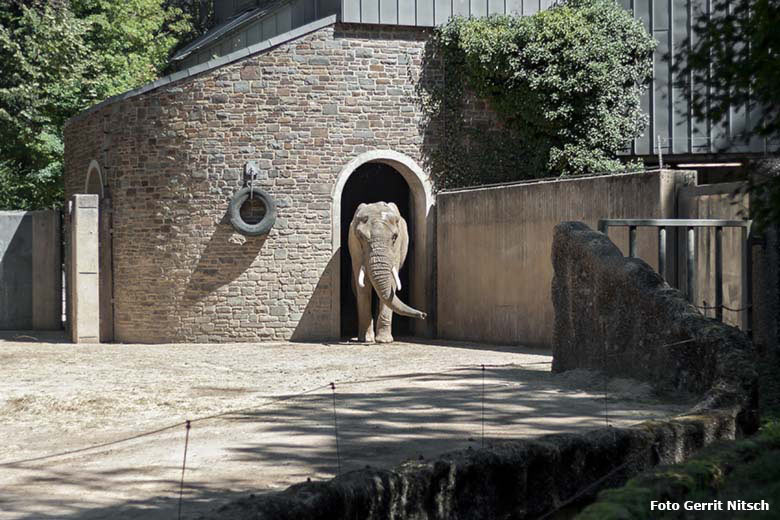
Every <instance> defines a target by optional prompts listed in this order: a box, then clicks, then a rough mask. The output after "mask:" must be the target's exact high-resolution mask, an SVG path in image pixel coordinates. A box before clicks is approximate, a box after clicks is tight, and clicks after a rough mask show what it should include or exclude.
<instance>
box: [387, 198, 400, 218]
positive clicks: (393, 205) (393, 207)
mask: <svg viewBox="0 0 780 520" xmlns="http://www.w3.org/2000/svg"><path fill="white" fill-rule="evenodd" d="M387 205H388V206H390V209H392V210H393V211H395V214H396V215H398V216H399V217H400V216H401V212H400V211H399V210H398V206H396V205H395V202H388V203H387Z"/></svg>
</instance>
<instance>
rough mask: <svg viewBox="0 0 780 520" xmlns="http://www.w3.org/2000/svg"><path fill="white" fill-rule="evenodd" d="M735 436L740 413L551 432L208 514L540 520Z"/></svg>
mask: <svg viewBox="0 0 780 520" xmlns="http://www.w3.org/2000/svg"><path fill="white" fill-rule="evenodd" d="M734 433H735V432H734V416H733V415H731V414H729V413H726V412H718V413H711V414H709V415H708V416H706V417H703V416H696V417H680V418H677V419H675V420H672V421H651V422H647V423H642V424H640V425H638V426H637V427H634V428H605V429H600V430H595V431H591V432H588V433H585V434H557V435H546V436H543V437H541V438H539V439H537V440H522V441H512V442H504V443H501V444H497V445H495V446H490V447H489V448H486V449H480V450H464V451H457V452H452V453H448V454H445V455H442V456H441V457H439V458H438V459H436V460H433V461H425V462H420V461H415V462H407V463H405V464H403V465H401V466H399V467H397V468H395V469H393V470H378V469H371V468H367V469H364V470H358V471H353V472H349V473H346V474H344V475H341V476H339V477H336V478H334V479H333V480H330V481H327V482H307V483H303V484H297V485H294V486H291V487H290V488H288V489H287V490H286V491H284V492H281V493H273V494H268V495H263V496H255V495H249V496H247V497H246V498H242V499H239V500H237V501H234V502H231V503H229V504H226V505H223V506H221V507H219V508H218V509H216V510H214V511H213V512H212V513H210V514H207V515H204V516H202V517H201V520H217V519H219V520H249V519H252V520H319V519H321V520H329V519H333V518H360V519H363V520H380V519H381V520H384V519H387V520H389V519H392V518H417V519H455V518H464V519H465V518H468V519H469V520H488V519H491V520H492V519H502V518H512V519H516V520H524V519H535V518H539V517H540V516H541V515H544V514H546V513H548V512H551V511H553V510H555V509H558V508H560V507H562V506H565V505H566V504H567V503H568V502H569V501H572V500H576V499H583V498H585V499H587V498H589V497H592V496H594V495H595V494H596V493H597V492H598V491H599V490H600V489H603V488H604V487H606V486H615V485H619V484H622V483H623V482H625V481H626V480H627V479H628V478H630V477H631V476H633V475H635V474H637V473H639V472H640V471H643V470H645V469H647V468H649V467H652V466H655V465H657V464H661V463H672V462H679V461H682V460H684V459H685V458H686V457H687V456H688V455H690V454H691V453H692V452H693V451H695V450H697V449H699V448H701V447H702V446H704V445H707V444H709V443H711V442H713V441H716V440H718V439H730V438H733V437H734Z"/></svg>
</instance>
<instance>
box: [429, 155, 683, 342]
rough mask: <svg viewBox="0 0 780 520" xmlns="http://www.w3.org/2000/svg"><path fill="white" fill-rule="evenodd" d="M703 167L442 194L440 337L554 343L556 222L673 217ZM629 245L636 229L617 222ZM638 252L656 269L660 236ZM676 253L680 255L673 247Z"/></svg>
mask: <svg viewBox="0 0 780 520" xmlns="http://www.w3.org/2000/svg"><path fill="white" fill-rule="evenodd" d="M695 179H696V175H695V173H693V172H685V171H662V172H653V173H642V174H623V175H613V176H601V177H590V178H571V179H561V180H558V179H551V180H543V181H537V182H528V183H518V184H509V185H500V186H494V187H485V188H477V189H470V190H461V191H450V192H442V193H440V194H439V195H438V197H437V262H438V264H437V270H438V274H437V291H438V292H437V301H438V306H437V309H438V317H437V319H438V322H437V330H438V336H439V337H440V338H448V339H458V340H479V341H489V342H494V343H505V344H523V345H530V346H538V347H549V346H551V345H552V340H553V318H554V313H553V306H552V303H551V301H550V284H551V281H552V277H553V269H552V265H551V264H550V250H551V246H552V237H553V228H554V227H555V225H557V224H558V223H559V222H561V221H564V220H571V219H579V220H582V221H585V222H587V223H588V224H590V225H591V226H594V227H595V226H596V223H597V221H598V219H600V218H640V217H644V218H673V217H675V216H676V215H675V211H676V209H675V198H676V192H677V191H678V190H679V188H680V187H681V186H684V185H689V184H695ZM610 235H611V236H612V237H613V238H614V240H615V241H616V243H617V244H618V245H620V246H621V247H622V248H623V250H624V251H627V244H628V238H627V232H626V231H625V230H621V229H614V230H610ZM638 253H639V256H640V257H641V258H644V259H645V260H647V261H648V263H650V264H651V265H653V266H656V267H657V265H656V264H657V258H658V246H657V239H656V235H655V234H654V233H653V232H652V231H651V230H649V229H645V230H641V229H640V230H639V231H638ZM670 254H671V253H670Z"/></svg>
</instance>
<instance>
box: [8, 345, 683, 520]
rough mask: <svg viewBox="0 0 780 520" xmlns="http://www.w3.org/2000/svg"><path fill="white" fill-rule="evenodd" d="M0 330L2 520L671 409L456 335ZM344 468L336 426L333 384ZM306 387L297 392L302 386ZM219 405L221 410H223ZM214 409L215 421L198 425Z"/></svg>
mask: <svg viewBox="0 0 780 520" xmlns="http://www.w3.org/2000/svg"><path fill="white" fill-rule="evenodd" d="M3 337H4V338H5V339H0V418H2V422H0V440H2V442H0V518H2V519H33V518H35V519H50V518H57V519H63V520H75V519H78V520H86V519H93V518H123V519H125V518H126V519H141V518H143V519H151V520H154V519H158V518H159V519H163V518H165V519H170V518H176V516H177V507H178V500H179V483H180V479H181V475H182V458H183V451H184V441H185V428H184V426H183V425H178V426H173V427H172V428H171V429H168V430H165V431H162V432H159V433H156V434H152V435H148V436H143V437H139V438H135V439H131V440H127V441H125V442H121V443H118V444H110V445H107V446H104V447H102V448H99V449H94V450H89V451H83V452H78V453H73V454H66V455H59V456H54V457H47V458H43V459H39V460H33V461H29V460H28V461H25V459H36V458H39V457H46V456H49V455H52V454H59V453H61V452H66V451H69V450H78V449H81V448H84V447H88V446H91V445H95V444H102V443H110V442H112V441H114V440H116V439H122V438H126V437H132V436H135V435H138V434H141V433H144V432H147V431H153V430H157V429H160V428H165V427H167V426H171V425H176V424H177V423H181V422H183V421H185V420H187V419H190V420H192V421H193V422H192V429H191V430H190V436H189V444H188V452H187V467H186V472H185V488H184V497H183V502H182V508H183V513H184V514H183V518H195V517H197V516H198V513H199V512H202V511H205V510H208V509H211V508H213V507H217V506H218V505H220V504H221V503H223V502H224V501H225V500H230V499H233V498H236V497H238V496H241V495H244V494H246V493H248V492H249V491H252V492H255V493H257V492H267V491H272V490H279V489H283V488H285V487H287V486H288V485H290V484H292V483H295V482H299V481H302V480H305V479H307V478H311V479H327V478H330V477H332V476H334V475H335V474H336V472H337V471H338V466H339V462H340V464H341V471H342V472H343V471H350V470H354V469H358V468H362V467H365V466H366V465H372V466H375V467H391V466H393V465H395V464H397V463H399V462H401V461H403V460H406V459H409V458H419V457H426V458H430V457H433V456H435V455H436V454H438V453H442V452H445V451H450V450H453V449H461V448H466V447H468V446H473V447H475V448H476V447H479V446H480V444H481V442H482V438H481V436H482V388H483V372H482V369H481V365H483V364H484V365H485V371H484V390H485V391H484V432H485V440H486V443H490V442H492V441H495V440H501V439H511V438H521V437H531V436H536V435H541V434H545V433H555V432H569V431H581V430H583V429H588V428H595V427H601V426H603V425H604V424H605V416H604V410H605V398H604V395H605V394H604V390H605V387H606V388H607V389H608V392H607V393H608V394H609V400H608V401H606V403H607V405H608V420H609V423H610V424H612V425H627V424H632V423H636V422H639V421H641V420H644V419H647V418H651V417H659V416H668V415H670V414H674V413H679V412H681V411H683V409H684V408H683V407H682V406H679V405H677V406H673V405H669V404H662V403H659V402H658V401H657V400H656V399H654V398H653V396H652V393H651V392H650V389H649V387H647V385H641V384H637V383H635V382H631V381H626V380H612V381H608V382H607V381H604V380H603V378H601V377H600V376H598V374H594V373H590V372H585V371H574V372H572V373H566V374H559V375H553V374H551V373H550V361H551V357H550V356H549V355H548V354H547V353H540V352H539V351H533V350H527V349H523V348H521V347H495V346H485V345H472V344H463V343H455V344H453V343H441V342H433V343H429V344H419V343H414V344H412V343H405V342H396V343H394V344H391V345H381V346H379V345H370V346H366V345H360V344H352V343H334V344H294V343H286V344H282V343H280V344H263V345H251V344H228V345H153V346H150V345H86V346H83V345H72V344H68V343H65V341H64V338H62V337H61V336H50V337H48V338H41V337H38V338H35V339H36V340H38V341H36V340H33V339H32V338H28V337H25V336H21V337H19V335H18V334H15V335H14V334H4V336H3ZM332 381H335V382H336V392H335V394H336V408H337V417H338V429H339V444H338V449H339V452H340V461H339V460H338V459H337V450H336V441H335V436H334V417H333V393H332V391H331V389H330V387H329V386H328V384H329V383H330V382H332ZM306 391H309V393H306V394H304V395H297V394H300V393H302V392H306ZM226 412H227V413H226ZM215 414H221V415H219V417H214V418H206V419H204V417H207V416H212V415H215Z"/></svg>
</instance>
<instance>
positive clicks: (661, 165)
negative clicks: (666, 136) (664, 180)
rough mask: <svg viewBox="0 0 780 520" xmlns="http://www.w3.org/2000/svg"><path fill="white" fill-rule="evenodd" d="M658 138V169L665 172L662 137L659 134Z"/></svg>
mask: <svg viewBox="0 0 780 520" xmlns="http://www.w3.org/2000/svg"><path fill="white" fill-rule="evenodd" d="M657 137H658V139H657V143H658V169H659V170H663V168H664V156H663V153H662V152H661V135H660V134H658V136H657Z"/></svg>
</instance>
